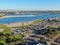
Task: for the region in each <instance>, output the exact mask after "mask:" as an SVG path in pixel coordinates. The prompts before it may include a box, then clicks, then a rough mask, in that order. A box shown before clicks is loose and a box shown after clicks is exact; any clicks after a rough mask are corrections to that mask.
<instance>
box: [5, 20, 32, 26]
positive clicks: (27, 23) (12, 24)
mask: <svg viewBox="0 0 60 45" xmlns="http://www.w3.org/2000/svg"><path fill="white" fill-rule="evenodd" d="M32 22H33V21H29V22H13V23H7V24H4V25H6V26H8V27H15V26H22V24H23V25H24V26H25V25H29V24H32Z"/></svg>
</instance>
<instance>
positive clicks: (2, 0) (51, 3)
mask: <svg viewBox="0 0 60 45" xmlns="http://www.w3.org/2000/svg"><path fill="white" fill-rule="evenodd" d="M0 10H60V0H0Z"/></svg>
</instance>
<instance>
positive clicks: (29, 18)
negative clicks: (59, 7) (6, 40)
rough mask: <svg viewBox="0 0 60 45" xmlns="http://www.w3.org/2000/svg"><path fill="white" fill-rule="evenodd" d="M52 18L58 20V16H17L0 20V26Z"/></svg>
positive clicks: (59, 15)
mask: <svg viewBox="0 0 60 45" xmlns="http://www.w3.org/2000/svg"><path fill="white" fill-rule="evenodd" d="M8 16H16V15H8ZM52 17H57V18H60V14H43V15H41V14H40V15H17V16H16V17H9V18H2V19H0V24H5V23H12V22H28V21H33V20H36V19H47V18H52Z"/></svg>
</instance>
